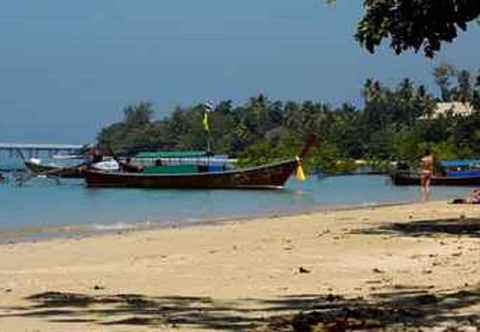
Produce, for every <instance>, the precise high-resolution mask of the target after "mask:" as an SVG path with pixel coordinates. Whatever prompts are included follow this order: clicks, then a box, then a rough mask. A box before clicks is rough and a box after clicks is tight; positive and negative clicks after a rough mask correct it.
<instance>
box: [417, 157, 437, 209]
mask: <svg viewBox="0 0 480 332" xmlns="http://www.w3.org/2000/svg"><path fill="white" fill-rule="evenodd" d="M433 164H434V158H433V155H432V152H431V151H430V149H426V150H425V155H424V156H423V158H422V159H421V160H420V167H421V173H420V184H421V186H422V200H423V201H427V200H428V198H429V195H430V182H431V180H432V175H433Z"/></svg>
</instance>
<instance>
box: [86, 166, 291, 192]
mask: <svg viewBox="0 0 480 332" xmlns="http://www.w3.org/2000/svg"><path fill="white" fill-rule="evenodd" d="M299 166H300V159H291V160H287V161H283V162H279V163H274V164H269V165H264V166H259V167H251V168H244V169H237V170H228V171H221V172H205V173H186V174H185V173H183V174H144V173H122V172H113V173H108V172H101V171H95V170H85V171H84V175H85V179H86V182H87V186H89V187H121V188H179V189H183V188H185V189H188V188H190V189H279V188H282V187H283V186H284V184H285V182H286V181H287V179H288V178H289V177H290V175H292V173H293V172H294V171H295V170H296V168H297V167H299Z"/></svg>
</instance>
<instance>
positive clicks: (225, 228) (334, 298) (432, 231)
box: [0, 202, 480, 331]
mask: <svg viewBox="0 0 480 332" xmlns="http://www.w3.org/2000/svg"><path fill="white" fill-rule="evenodd" d="M479 232H480V208H479V207H477V206H471V205H470V206H468V205H464V206H460V205H448V204H447V203H446V202H432V203H427V204H409V205H399V206H387V207H373V208H363V209H354V210H345V211H325V212H316V213H311V214H305V215H295V216H284V217H271V218H258V219H254V220H248V221H247V220H245V221H238V220H237V221H232V222H228V223H223V224H215V225H202V226H198V227H192V228H176V229H157V230H148V231H137V232H123V233H118V234H109V235H101V236H93V237H87V238H79V239H53V240H49V241H45V242H38V243H18V244H6V245H1V246H0V262H1V263H0V294H2V296H1V297H0V331H170V330H175V331H192V330H202V331H212V330H250V329H253V328H259V327H262V326H264V325H271V324H272V319H271V317H274V316H278V315H288V314H292V313H298V312H299V311H302V310H307V311H309V310H314V309H318V308H319V307H322V308H324V309H325V308H326V306H327V304H328V305H329V306H331V307H334V306H335V304H336V303H346V304H345V305H354V304H355V306H359V305H364V306H365V305H367V303H368V305H370V304H374V305H377V306H379V307H385V306H386V305H387V304H388V306H393V305H396V306H400V307H401V306H402V305H403V306H407V307H408V308H407V309H408V310H410V309H411V308H415V310H417V311H416V314H415V315H413V314H412V317H410V318H411V319H414V318H413V316H415V322H414V323H415V324H416V325H426V324H427V323H429V324H430V325H431V326H436V327H437V328H445V327H446V326H449V325H451V324H456V325H461V326H463V325H465V326H467V325H469V326H476V325H475V324H476V322H477V320H478V322H479V323H480V316H478V317H477V316H476V315H477V313H478V312H480V311H479V308H480V292H478V275H479V272H480V258H479V253H480V246H479V245H478V243H477V242H478V236H480V233H479ZM360 297H361V299H360ZM349 299H352V300H351V301H353V299H355V301H353V302H348V301H350V300H349ZM342 301H343V302H342ZM402 301H403V302H402ZM408 301H410V302H408ZM412 301H413V302H412ZM415 301H417V302H418V303H417V302H415ZM410 307H411V308H410ZM407 309H405V310H407ZM389 310H390V309H389ZM408 310H407V311H406V312H407V314H408ZM412 310H413V309H412ZM427 314H428V315H427ZM390 316H391V315H390ZM407 316H408V315H407ZM427 316H428V317H429V318H428V322H427ZM432 317H433V318H432ZM458 317H461V319H459V318H458ZM410 318H409V319H410ZM382 324H384V325H385V326H387V327H389V326H393V323H392V322H387V321H386V320H382Z"/></svg>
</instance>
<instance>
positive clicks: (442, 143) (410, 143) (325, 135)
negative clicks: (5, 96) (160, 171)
mask: <svg viewBox="0 0 480 332" xmlns="http://www.w3.org/2000/svg"><path fill="white" fill-rule="evenodd" d="M433 75H434V80H435V82H436V84H437V85H438V88H439V90H440V95H439V96H434V95H433V94H432V93H431V92H429V91H427V89H426V88H425V87H424V86H422V85H417V84H415V83H414V82H412V81H411V80H410V79H404V80H403V81H401V82H400V84H398V85H397V86H394V87H389V86H386V85H384V84H382V83H381V82H379V81H375V80H371V79H369V80H366V82H365V83H364V85H363V87H362V90H361V91H362V96H363V100H364V106H363V107H361V108H358V107H355V106H353V105H351V104H347V103H345V104H343V105H341V106H338V107H334V106H332V105H330V104H328V103H322V102H314V101H302V102H296V101H279V100H271V99H269V98H268V97H266V96H264V95H258V96H254V97H251V98H250V99H249V100H248V101H246V102H245V103H243V104H241V105H234V104H233V102H232V101H230V100H225V101H221V102H219V103H218V104H217V105H216V107H215V108H214V110H213V111H212V112H210V113H209V121H210V132H207V131H206V130H205V128H204V126H203V124H202V119H203V115H204V112H205V108H204V106H203V105H202V104H197V105H192V106H187V107H182V106H178V107H176V108H175V110H174V111H173V112H171V113H170V114H169V115H168V116H165V117H163V118H161V119H157V120H155V119H154V113H155V112H154V106H153V105H152V104H151V103H147V102H140V103H138V104H136V105H130V106H127V107H126V108H125V109H124V117H123V120H122V121H120V122H118V123H114V124H112V125H110V126H107V127H105V128H103V129H102V130H101V131H100V132H99V134H98V142H99V144H101V145H105V146H109V147H111V148H112V149H113V150H114V151H116V152H117V153H123V154H130V155H132V154H135V153H136V152H138V151H155V150H192V149H193V150H205V149H206V147H207V140H208V139H209V136H210V140H211V146H212V151H213V152H215V153H216V154H228V155H229V156H231V157H234V158H239V159H240V163H241V164H244V165H252V164H263V163H267V162H271V161H274V160H277V159H283V158H291V157H292V156H295V155H296V154H297V153H298V152H299V150H300V149H301V146H302V144H303V143H304V142H305V140H306V138H307V136H308V135H309V134H311V133H314V134H315V135H316V136H317V141H318V144H317V146H315V147H314V149H313V150H312V151H311V153H310V156H309V158H308V159H307V161H306V166H307V169H310V170H312V169H316V170H321V171H323V172H338V171H345V170H350V169H351V168H352V167H353V165H354V163H353V161H354V160H358V159H364V160H368V161H370V162H373V163H385V162H388V161H399V160H401V161H405V162H407V163H411V164H414V163H415V162H416V161H417V160H418V159H419V157H420V156H421V154H422V153H423V151H424V150H425V149H426V148H427V147H428V148H430V149H432V150H433V152H434V153H435V154H436V155H437V157H438V158H440V159H454V158H474V157H478V156H480V145H479V144H478V142H480V112H478V110H480V71H479V72H477V73H471V72H469V71H466V70H459V69H456V68H455V67H454V66H452V65H449V64H442V65H440V66H438V67H437V68H435V70H434V73H433ZM449 101H461V102H464V103H468V104H470V105H472V107H473V108H474V110H475V111H474V112H473V114H472V115H470V116H467V117H461V116H454V115H453V114H450V113H447V114H444V115H442V116H439V117H435V118H430V117H431V115H432V114H433V112H434V110H435V107H436V104H437V103H438V102H449Z"/></svg>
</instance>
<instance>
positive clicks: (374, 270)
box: [372, 268, 385, 273]
mask: <svg viewBox="0 0 480 332" xmlns="http://www.w3.org/2000/svg"><path fill="white" fill-rule="evenodd" d="M372 271H373V272H374V273H385V271H382V270H380V269H378V268H374V269H373V270H372Z"/></svg>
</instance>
